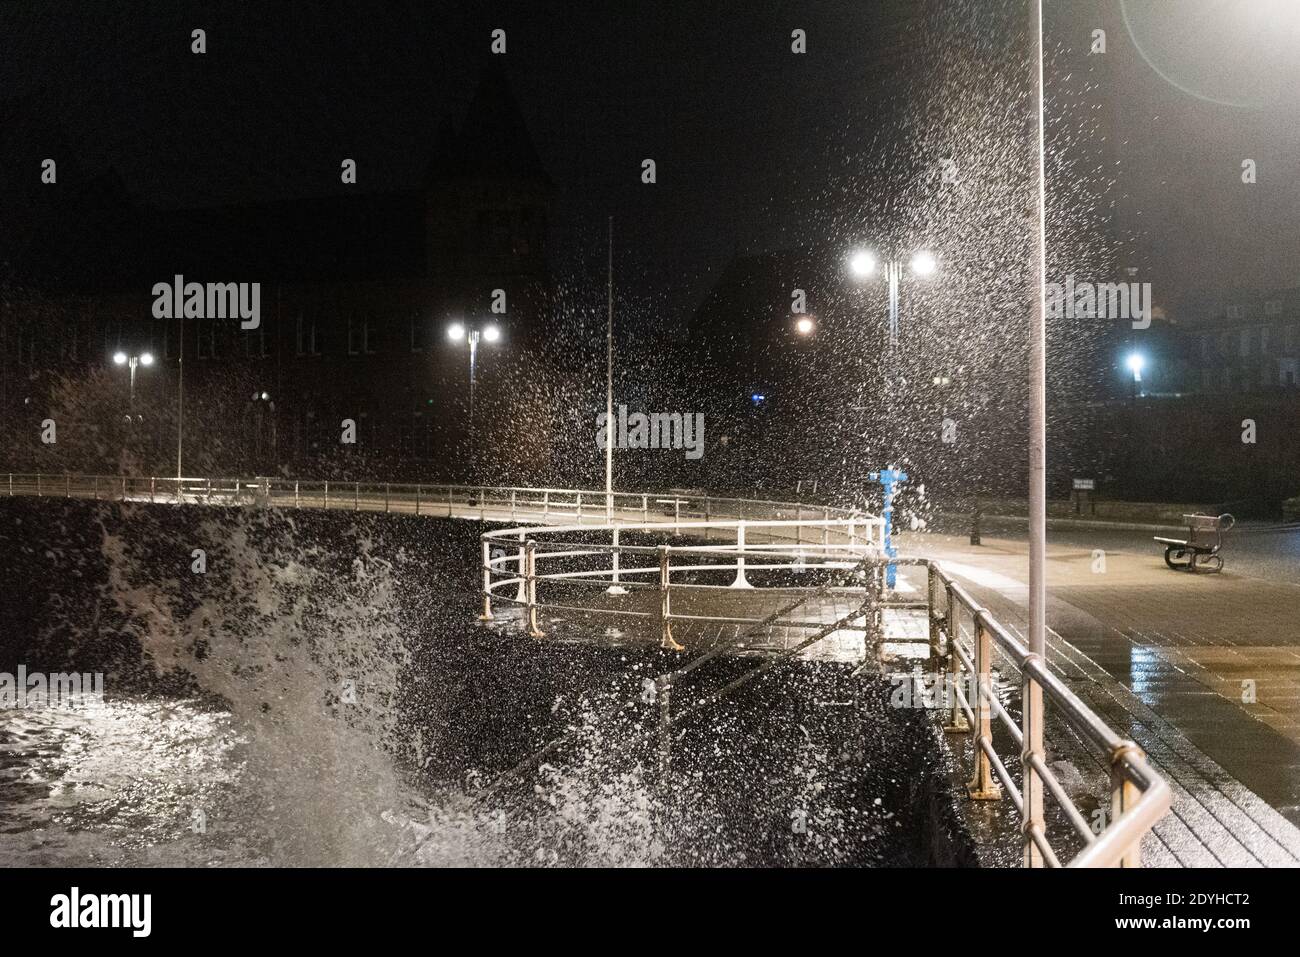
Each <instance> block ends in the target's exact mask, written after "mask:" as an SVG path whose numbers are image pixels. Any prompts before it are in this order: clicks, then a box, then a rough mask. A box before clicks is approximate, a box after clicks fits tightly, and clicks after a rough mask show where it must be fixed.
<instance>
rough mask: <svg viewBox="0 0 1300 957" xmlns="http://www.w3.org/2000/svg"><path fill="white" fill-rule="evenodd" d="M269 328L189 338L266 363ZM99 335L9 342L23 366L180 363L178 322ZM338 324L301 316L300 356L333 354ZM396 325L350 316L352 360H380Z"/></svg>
mask: <svg viewBox="0 0 1300 957" xmlns="http://www.w3.org/2000/svg"><path fill="white" fill-rule="evenodd" d="M266 327H267V323H266V322H265V321H263V323H262V324H261V325H260V326H258V327H257V328H256V329H241V328H239V326H238V325H237V324H235V323H233V322H232V320H229V319H195V320H189V321H187V323H186V329H185V332H184V334H185V336H186V337H187V338H190V339H191V341H192V342H193V343H194V345H193V347H192V348H193V349H194V354H195V355H196V356H197V357H198V358H200V359H213V358H220V357H221V356H222V355H242V356H244V357H245V358H265V357H266V356H268V355H270V352H269V351H268V348H267V334H266ZM100 331H101V335H100V336H97V335H95V334H94V331H93V329H92V327H91V325H90V324H80V325H77V324H71V325H68V326H66V327H64V328H61V329H58V330H57V331H55V332H54V334H53V336H51V330H50V328H49V327H48V326H47V327H44V328H41V327H36V326H16V327H14V329H13V332H12V333H11V335H10V337H9V344H10V354H11V355H12V356H13V357H14V359H15V360H16V361H17V362H18V363H19V364H22V365H37V364H39V363H40V362H48V361H50V360H54V359H57V360H60V361H65V362H76V361H79V360H83V359H87V360H88V359H94V358H99V357H103V356H111V355H112V354H113V353H114V352H117V351H119V350H121V349H123V348H138V349H141V350H142V351H143V350H147V351H149V352H152V353H153V354H154V355H155V356H158V357H160V358H163V359H170V358H174V357H175V356H176V354H177V351H178V350H179V347H180V343H179V341H178V335H177V329H176V326H175V324H174V323H171V322H163V323H160V324H159V325H157V326H154V327H153V328H151V329H150V331H149V337H148V340H147V342H140V341H138V337H137V336H134V335H132V334H131V332H130V330H129V329H128V328H127V326H126V324H125V323H122V322H120V321H109V322H105V323H103V324H102V329H101V330H100ZM334 331H335V326H334V324H333V323H330V324H326V323H323V322H322V323H318V322H317V320H316V319H313V318H310V317H306V316H304V315H303V314H302V313H299V314H298V316H297V318H296V320H295V323H294V351H295V353H296V354H297V355H300V356H318V355H322V354H324V353H326V352H328V351H331V345H332V344H331V343H330V342H329V341H328V340H329V339H330V338H331V335H330V333H332V332H334ZM392 331H393V330H392V326H391V325H390V324H387V323H379V322H376V321H373V320H371V319H368V318H365V317H361V316H349V317H348V319H347V322H346V327H345V328H344V329H340V330H338V333H342V334H343V342H342V343H341V345H343V346H345V347H346V350H347V354H348V355H353V356H355V355H375V354H377V353H378V352H380V351H381V349H382V347H383V345H384V339H385V335H386V334H391V333H392ZM432 335H433V329H432V320H430V319H428V318H427V317H419V318H412V319H410V320H409V323H408V333H407V336H404V337H402V338H405V339H406V340H407V341H406V342H405V343H404V345H405V346H406V347H407V348H408V349H409V350H410V351H411V352H413V353H418V352H424V351H425V350H426V349H427V348H428V347H429V343H430V341H431V339H432Z"/></svg>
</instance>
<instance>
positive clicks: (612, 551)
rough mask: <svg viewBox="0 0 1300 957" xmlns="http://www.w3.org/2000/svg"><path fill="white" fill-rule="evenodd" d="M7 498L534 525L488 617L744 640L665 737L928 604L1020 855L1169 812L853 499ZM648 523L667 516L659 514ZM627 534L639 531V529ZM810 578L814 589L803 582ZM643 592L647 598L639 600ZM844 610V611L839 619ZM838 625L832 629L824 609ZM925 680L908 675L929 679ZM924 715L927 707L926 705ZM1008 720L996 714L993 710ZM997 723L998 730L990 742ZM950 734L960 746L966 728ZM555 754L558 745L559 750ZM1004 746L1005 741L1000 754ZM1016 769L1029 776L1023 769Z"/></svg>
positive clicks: (343, 494) (168, 491) (1139, 772)
mask: <svg viewBox="0 0 1300 957" xmlns="http://www.w3.org/2000/svg"><path fill="white" fill-rule="evenodd" d="M0 481H6V482H7V485H6V486H4V487H0V495H3V494H5V493H6V492H7V494H9V495H37V496H58V497H67V498H84V499H99V500H119V501H153V502H170V503H175V504H180V503H188V504H196V503H201V504H212V505H246V504H258V505H269V506H276V507H283V508H327V509H347V510H351V511H395V512H406V513H412V514H416V515H441V516H445V517H456V518H470V519H478V520H482V521H492V522H502V523H512V522H517V521H520V520H525V521H530V522H534V523H540V524H533V525H528V526H520V525H517V524H511V525H510V526H509V527H506V528H502V529H494V530H491V531H488V532H486V533H484V534H483V536H482V543H481V544H482V559H481V571H482V575H483V589H482V592H483V594H482V598H483V614H484V617H491V616H492V615H493V603H494V602H495V603H498V604H506V605H512V606H516V607H518V608H519V609H520V610H521V612H522V614H523V616H524V618H525V621H526V623H527V625H528V627H529V630H530V631H531V632H532V633H533V634H537V635H540V634H542V628H541V614H542V613H543V612H555V611H559V612H563V613H565V614H572V613H575V612H576V613H581V614H583V615H590V616H593V617H594V618H597V619H600V618H602V617H605V618H608V619H610V620H623V621H640V622H642V623H649V625H650V627H651V628H652V629H653V631H654V633H655V634H657V635H658V637H659V640H660V641H661V643H662V644H664V645H667V646H668V647H679V646H678V645H677V642H676V641H675V639H674V637H673V626H674V624H675V623H676V624H679V625H680V624H682V623H686V624H691V623H696V622H700V621H706V622H710V623H725V624H730V625H734V626H735V628H736V630H737V633H736V635H735V636H734V637H732V638H731V639H728V640H726V641H721V642H718V643H715V644H714V646H713V647H712V648H710V649H709V650H708V651H706V652H705V653H703V654H701V655H699V656H697V657H695V658H693V659H691V660H690V661H688V662H687V663H686V664H685V665H683V666H682V667H681V668H679V669H678V670H677V671H675V672H672V673H670V674H669V675H666V676H663V678H661V681H660V682H659V684H658V687H659V690H660V691H661V692H662V696H661V697H660V698H659V699H658V700H659V703H660V708H661V726H662V735H663V737H662V740H663V741H664V742H665V747H666V746H667V741H668V736H667V729H668V728H669V727H671V725H672V724H674V723H676V722H678V721H680V720H682V719H683V718H685V717H687V716H688V715H689V714H691V713H693V712H695V711H697V710H699V708H701V707H703V706H705V705H706V704H707V703H709V701H712V700H716V698H717V697H718V696H719V695H721V694H724V693H727V692H728V691H729V690H730V689H732V688H734V687H737V686H738V685H739V684H741V683H744V682H745V681H748V680H750V679H751V678H752V677H754V676H756V675H757V674H760V673H762V672H763V671H764V670H766V669H768V668H770V667H772V666H773V662H779V661H782V660H788V658H789V657H791V656H793V655H795V654H798V653H801V652H802V651H804V650H805V649H807V648H809V647H811V646H812V645H813V644H815V643H816V642H818V641H821V640H822V639H823V638H825V637H827V636H828V635H831V634H833V633H834V632H835V631H837V630H844V629H856V630H858V631H861V632H863V634H864V637H865V641H866V643H867V644H866V647H867V650H868V653H870V650H871V648H872V647H873V646H874V643H875V642H878V641H881V640H883V639H884V638H885V637H886V635H885V629H884V614H885V612H886V610H890V609H893V610H895V611H896V612H897V611H908V610H911V611H918V612H919V611H920V610H924V612H925V621H926V623H927V625H928V628H927V635H928V641H929V645H930V654H929V658H928V667H929V672H930V674H929V676H928V677H929V679H930V680H932V681H935V682H937V683H938V684H939V685H941V687H942V694H941V695H940V701H941V710H943V711H944V713H945V715H946V718H945V723H944V726H945V730H947V731H950V732H961V733H966V734H968V735H969V737H968V738H965V740H967V741H969V747H968V748H967V749H961V748H959V749H958V750H959V751H965V750H969V752H970V761H971V764H972V767H973V774H972V778H971V781H970V785H969V796H970V798H971V799H973V800H998V799H1001V798H1002V797H1003V792H1004V791H1005V793H1006V795H1007V796H1008V797H1009V798H1010V800H1011V801H1012V803H1013V804H1014V805H1015V807H1016V809H1017V811H1018V812H1019V814H1020V818H1021V830H1022V833H1023V834H1024V847H1025V863H1026V864H1027V865H1029V866H1043V865H1046V866H1059V865H1060V863H1061V860H1060V857H1059V855H1058V848H1063V847H1065V846H1066V844H1067V840H1069V841H1071V842H1072V843H1071V845H1070V849H1071V850H1072V851H1073V852H1074V853H1073V854H1072V856H1071V857H1070V858H1069V860H1068V866H1072V867H1099V866H1114V865H1121V866H1130V867H1131V866H1137V865H1138V864H1139V863H1140V845H1141V841H1142V838H1143V836H1144V835H1146V834H1147V833H1148V832H1149V831H1150V830H1151V828H1152V827H1154V825H1155V824H1156V822H1157V821H1159V820H1160V818H1161V817H1163V816H1164V815H1165V814H1166V813H1167V812H1168V810H1169V807H1170V803H1171V792H1170V790H1169V786H1168V785H1167V784H1166V783H1165V781H1164V780H1163V779H1162V778H1161V777H1160V776H1159V775H1158V774H1157V773H1156V772H1155V771H1154V770H1153V769H1152V767H1151V766H1150V764H1148V762H1147V760H1146V756H1145V755H1144V754H1143V752H1142V750H1141V749H1140V748H1139V747H1138V746H1137V745H1136V744H1134V743H1133V742H1132V741H1130V740H1127V739H1125V738H1122V737H1120V735H1118V734H1117V733H1115V732H1114V731H1113V730H1112V729H1111V728H1110V727H1109V726H1107V725H1106V723H1105V722H1104V721H1102V719H1101V718H1099V717H1098V716H1097V715H1096V714H1095V713H1094V712H1093V711H1092V710H1091V709H1090V708H1088V707H1087V705H1085V704H1084V703H1083V702H1082V701H1081V700H1080V699H1079V698H1078V697H1077V696H1076V695H1075V694H1074V693H1073V692H1072V691H1070V689H1069V688H1068V687H1067V686H1066V685H1065V683H1064V682H1062V681H1061V679H1060V678H1059V677H1058V676H1057V675H1055V674H1054V673H1053V672H1052V671H1051V670H1050V669H1049V668H1048V666H1047V664H1046V662H1045V661H1044V660H1043V659H1042V658H1041V657H1040V656H1037V655H1033V654H1031V653H1030V652H1029V650H1028V648H1027V647H1026V646H1025V645H1024V643H1023V642H1021V641H1020V640H1019V639H1018V638H1017V637H1015V636H1014V635H1012V634H1011V633H1010V632H1009V631H1008V630H1007V629H1006V628H1004V627H1003V626H1002V625H1001V624H999V623H998V622H997V621H996V620H995V619H994V618H993V616H992V615H991V614H990V613H989V612H988V610H987V609H985V608H983V607H982V606H981V605H980V604H979V603H978V602H976V601H975V599H974V598H973V597H972V596H971V595H970V594H969V592H967V591H966V589H965V588H963V586H962V585H960V584H959V583H958V582H956V581H955V580H954V579H953V578H952V576H951V575H949V574H948V572H947V571H945V570H944V569H943V567H942V566H941V565H940V564H938V563H936V562H933V561H930V560H928V559H922V558H889V557H886V556H884V555H882V554H881V544H882V541H883V522H882V520H881V519H879V518H877V517H875V516H872V515H866V514H863V513H860V512H857V511H854V510H851V509H838V508H834V507H832V506H826V505H817V506H809V505H806V504H804V503H800V502H779V501H767V500H762V499H739V498H727V497H718V496H710V495H699V494H693V493H685V494H683V493H676V492H669V493H658V494H657V493H640V492H638V493H626V492H616V493H611V494H607V493H605V492H601V491H591V490H577V489H548V488H522V487H508V486H462V485H446V484H436V485H435V484H422V483H419V484H417V483H378V482H369V483H363V482H338V481H305V480H292V479H267V478H254V479H208V478H182V479H175V478H161V477H130V476H125V477H124V476H94V475H36V474H6V475H4V476H3V477H0ZM651 516H653V517H654V520H651ZM628 538H630V539H632V540H631V541H628V540H627V539H628ZM889 565H894V566H896V567H897V568H899V569H901V570H902V572H903V574H904V577H905V578H906V575H907V573H908V572H909V570H910V569H913V568H916V569H923V570H924V574H925V582H924V584H923V587H921V588H917V589H916V592H917V593H920V594H923V595H924V597H923V598H917V599H912V598H907V597H905V595H904V594H903V593H900V592H897V591H894V590H893V589H891V588H889V587H888V586H887V584H886V582H887V581H888V577H887V576H886V575H885V574H884V570H885V568H886V567H887V566H889ZM806 573H811V574H812V575H813V576H814V577H816V576H820V577H821V579H822V580H821V581H820V583H818V584H810V583H804V584H796V583H794V582H792V581H791V577H792V576H798V575H800V574H806ZM539 585H540V586H544V587H545V588H546V589H547V590H548V591H551V590H557V589H562V590H567V593H568V594H571V595H578V596H579V598H578V599H566V600H565V601H555V600H548V598H549V597H550V596H547V595H541V594H539ZM723 594H726V595H728V596H731V597H734V598H736V599H739V600H740V601H741V603H742V605H743V604H745V603H748V604H749V605H751V607H758V606H760V605H761V602H762V601H768V602H770V603H771V604H774V605H776V606H777V607H775V608H774V610H773V611H771V612H770V613H768V614H765V615H757V614H754V613H751V614H721V615H719V614H698V613H692V611H691V610H690V606H691V604H692V601H693V600H694V599H698V598H699V597H700V596H714V597H715V598H716V596H719V595H723ZM637 595H640V596H642V597H643V599H644V598H646V597H648V598H649V600H650V607H649V608H638V607H634V605H635V601H626V602H624V599H634V598H635V596H637ZM828 597H829V598H833V599H835V602H836V603H837V607H838V611H837V612H836V613H835V614H833V615H829V616H828V615H826V614H821V615H820V616H819V615H817V614H803V615H801V614H800V610H801V609H804V610H807V606H809V603H811V602H813V601H816V600H823V599H827V598H828ZM840 611H843V612H845V613H843V614H840V613H839V612H840ZM827 618H830V619H831V620H829V621H827V620H826V619H827ZM776 627H782V628H795V629H803V630H804V631H805V632H811V634H807V635H806V636H805V637H801V638H800V639H799V640H798V641H796V642H795V643H794V644H793V645H791V646H789V647H787V648H784V649H782V650H780V651H779V652H778V653H777V654H776V655H775V656H774V657H772V658H770V659H769V661H768V662H767V663H765V664H764V665H763V666H761V667H760V668H757V669H755V670H754V671H751V672H750V673H749V674H747V675H744V676H742V677H741V678H738V679H735V680H734V681H732V682H731V683H729V684H728V685H726V686H725V687H724V688H723V689H722V691H721V692H717V693H715V694H714V695H711V696H710V697H709V698H708V699H707V700H705V701H701V702H696V703H695V704H693V705H692V706H691V707H689V708H687V709H685V710H684V711H681V712H679V713H677V714H676V715H673V714H671V713H670V709H669V706H668V701H669V698H670V695H669V692H670V691H671V687H672V684H673V682H674V681H675V680H676V679H677V678H678V677H680V676H681V675H683V674H685V673H686V672H688V671H691V670H693V669H695V668H698V667H700V666H701V665H702V664H704V663H705V662H707V661H708V660H709V659H711V658H713V657H716V656H717V655H719V654H722V653H724V652H725V651H728V650H730V649H733V648H739V647H744V646H745V645H747V643H749V642H751V641H752V640H754V639H755V638H756V637H757V636H759V635H760V634H761V632H762V631H763V630H764V629H771V628H776ZM995 661H996V662H1000V663H1002V664H1004V665H1006V666H1008V667H1009V668H1011V669H1012V670H1014V671H1015V672H1017V673H1018V675H1019V683H1020V691H1021V694H1020V710H1021V714H1020V720H1019V721H1018V722H1017V720H1016V717H1015V716H1014V715H1013V714H1012V713H1011V710H1010V709H1009V707H1008V705H1006V704H1004V703H1003V702H1002V701H1001V700H1000V699H999V697H998V695H997V694H996V693H995V692H994V688H993V682H994V670H995ZM921 677H922V676H911V677H909V678H908V680H918V681H919V679H920V678H921ZM1046 704H1050V705H1051V706H1052V708H1053V711H1052V714H1053V716H1055V717H1059V718H1060V719H1062V720H1063V721H1064V722H1065V723H1066V724H1068V725H1069V726H1070V727H1071V728H1073V730H1074V731H1075V732H1077V733H1078V735H1079V737H1080V739H1081V740H1083V741H1084V742H1086V743H1088V744H1090V745H1091V746H1092V747H1093V748H1094V749H1095V751H1096V753H1097V754H1098V756H1099V757H1100V759H1101V762H1102V763H1103V765H1104V766H1105V767H1106V768H1107V769H1108V771H1109V774H1110V797H1111V805H1110V812H1109V814H1108V815H1107V816H1106V818H1105V820H1104V826H1103V827H1097V826H1094V825H1090V824H1089V822H1088V821H1087V820H1086V819H1085V818H1084V816H1083V814H1082V813H1081V812H1080V811H1079V808H1078V806H1077V805H1076V804H1075V802H1074V801H1073V800H1072V799H1071V798H1070V796H1069V794H1068V793H1067V791H1066V790H1065V788H1064V787H1063V786H1062V784H1061V782H1060V781H1059V780H1058V779H1057V777H1056V775H1055V774H1054V772H1053V771H1052V769H1051V767H1050V766H1049V765H1048V764H1047V761H1046V758H1045V755H1044V754H1043V752H1042V751H1035V750H1033V748H1032V747H1029V748H1027V747H1025V742H1026V741H1030V742H1032V741H1034V740H1036V739H1040V738H1041V735H1036V734H1031V733H1029V732H1030V730H1031V729H1034V728H1035V726H1036V725H1041V723H1043V722H1045V720H1046V718H1047V716H1048V713H1047V709H1046ZM926 706H927V707H929V706H930V704H928V703H927V705H926ZM995 719H996V721H997V722H998V724H997V725H995V724H994V720H995ZM995 730H996V731H997V734H995ZM998 736H1001V737H1004V738H1005V739H1007V740H1009V741H1010V742H1011V744H1012V745H1013V750H1014V748H1019V752H1018V754H1017V755H1016V757H1017V758H1018V760H1013V761H1011V762H1008V761H1007V760H1006V759H1004V758H1003V757H1002V756H1001V755H1000V753H999V750H998V747H997V746H996V743H995V738H996V737H998ZM950 740H954V741H957V740H962V739H961V738H960V737H953V738H950ZM548 747H549V746H548ZM1003 750H1004V751H1005V750H1006V748H1005V747H1004V748H1003ZM1013 769H1014V770H1015V771H1018V773H1019V780H1018V781H1017V780H1016V778H1015V776H1014V775H1013ZM1045 797H1050V798H1051V799H1052V800H1053V801H1054V802H1055V805H1056V806H1057V807H1058V808H1059V809H1060V815H1061V816H1062V817H1063V818H1064V823H1065V824H1066V825H1067V826H1068V830H1067V835H1068V837H1059V838H1058V839H1056V840H1052V839H1049V835H1048V829H1049V820H1048V817H1047V815H1046V813H1045V811H1044V798H1045Z"/></svg>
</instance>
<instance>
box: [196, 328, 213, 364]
mask: <svg viewBox="0 0 1300 957" xmlns="http://www.w3.org/2000/svg"><path fill="white" fill-rule="evenodd" d="M195 325H196V327H197V329H198V336H197V337H196V338H197V339H198V342H197V343H196V348H197V355H198V357H199V358H200V359H215V358H216V357H217V323H216V321H215V320H212V319H198V320H196V322H195Z"/></svg>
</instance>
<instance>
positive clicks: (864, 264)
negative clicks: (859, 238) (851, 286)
mask: <svg viewBox="0 0 1300 957" xmlns="http://www.w3.org/2000/svg"><path fill="white" fill-rule="evenodd" d="M849 271H850V272H852V273H853V275H855V276H857V277H858V278H859V279H865V278H866V277H867V276H870V275H871V274H872V273H873V272H875V271H876V257H875V256H873V255H871V253H869V252H867V251H866V250H865V249H859V250H858V251H857V252H855V253H854V254H853V255H852V256H850V257H849Z"/></svg>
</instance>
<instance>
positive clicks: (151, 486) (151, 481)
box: [149, 475, 158, 505]
mask: <svg viewBox="0 0 1300 957" xmlns="http://www.w3.org/2000/svg"><path fill="white" fill-rule="evenodd" d="M157 482H158V479H157V478H155V477H154V476H152V475H150V476H149V504H150V505H152V504H153V493H154V486H155V485H156V484H157Z"/></svg>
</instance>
